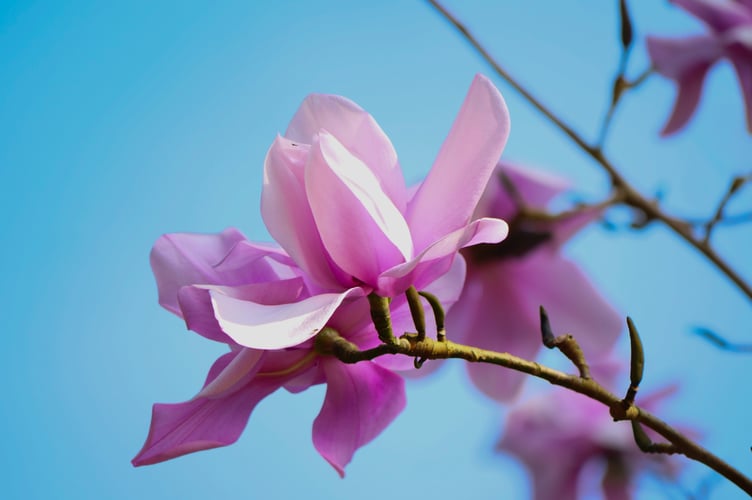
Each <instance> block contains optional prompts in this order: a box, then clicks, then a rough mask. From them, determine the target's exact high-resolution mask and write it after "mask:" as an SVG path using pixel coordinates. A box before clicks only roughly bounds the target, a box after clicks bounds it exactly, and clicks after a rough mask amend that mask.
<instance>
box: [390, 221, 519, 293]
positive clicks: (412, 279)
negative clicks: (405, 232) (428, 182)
mask: <svg viewBox="0 0 752 500" xmlns="http://www.w3.org/2000/svg"><path fill="white" fill-rule="evenodd" d="M508 232H509V226H508V225H507V223H506V222H504V221H503V220H500V219H489V218H484V219H478V220H475V221H473V222H472V223H470V224H468V225H467V226H466V227H463V228H460V229H458V230H456V231H453V232H451V233H449V234H447V235H445V236H444V237H443V238H441V239H439V240H438V241H436V242H434V243H433V244H432V245H430V246H428V247H426V248H425V249H424V250H423V251H422V252H420V253H419V254H418V255H417V256H415V257H414V258H412V259H411V260H410V261H408V262H405V263H404V264H399V265H397V266H394V267H393V268H391V269H389V270H387V271H385V272H384V273H382V275H381V276H380V277H379V287H378V293H379V294H380V295H382V296H389V297H391V296H394V295H397V294H399V293H402V292H403V291H405V290H406V289H407V288H408V287H409V286H410V285H413V286H415V287H416V288H418V289H422V288H423V287H425V286H427V285H428V284H430V283H432V282H433V281H435V280H436V279H437V278H439V277H441V276H442V275H443V274H444V273H446V272H447V271H448V270H449V268H450V267H451V265H452V261H453V259H454V258H455V256H456V255H457V251H458V250H459V249H460V248H464V247H467V246H472V245H477V244H479V243H498V242H499V241H501V240H503V239H504V238H506V236H507V234H508Z"/></svg>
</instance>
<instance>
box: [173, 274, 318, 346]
mask: <svg viewBox="0 0 752 500" xmlns="http://www.w3.org/2000/svg"><path fill="white" fill-rule="evenodd" d="M304 286H305V285H304V283H303V279H302V278H291V279H287V280H277V281H271V282H268V283H252V284H250V285H242V286H236V287H223V286H217V285H194V286H184V287H183V288H181V289H180V291H179V292H178V301H179V303H180V310H181V312H182V316H183V318H184V319H185V324H186V326H187V327H188V329H189V330H193V331H194V332H196V333H199V334H200V335H203V336H204V337H206V338H208V339H211V340H214V341H217V342H226V343H229V342H232V340H231V339H230V338H229V337H228V336H227V334H226V333H225V332H223V331H222V328H221V327H220V326H219V323H218V322H217V318H216V317H215V314H214V308H213V307H212V303H211V297H210V296H209V290H216V291H218V292H221V293H223V294H225V295H229V296H230V297H234V298H236V299H240V300H248V301H251V302H258V303H260V304H287V303H290V302H295V301H297V300H298V299H299V298H300V297H301V294H302V293H303V290H304Z"/></svg>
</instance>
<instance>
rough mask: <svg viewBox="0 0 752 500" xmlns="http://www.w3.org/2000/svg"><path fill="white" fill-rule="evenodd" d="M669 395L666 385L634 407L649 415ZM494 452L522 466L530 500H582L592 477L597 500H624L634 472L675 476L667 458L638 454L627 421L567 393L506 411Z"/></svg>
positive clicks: (553, 393) (542, 396)
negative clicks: (507, 455)
mask: <svg viewBox="0 0 752 500" xmlns="http://www.w3.org/2000/svg"><path fill="white" fill-rule="evenodd" d="M596 371H597V370H596ZM594 375H595V377H596V379H598V380H599V381H600V380H601V379H600V378H599V377H598V375H597V373H594ZM674 392H676V386H668V387H665V388H663V389H661V390H659V391H656V392H654V393H652V394H646V395H645V396H641V397H639V398H638V399H639V401H638V403H639V404H640V406H641V407H643V408H645V409H646V410H649V411H654V410H655V409H656V407H657V406H659V405H660V403H661V402H662V400H664V399H665V398H666V397H668V396H670V395H671V394H673V393H674ZM650 433H652V431H650ZM657 439H660V438H657ZM497 449H498V450H501V451H505V452H507V453H510V454H512V455H514V456H516V457H517V458H518V459H519V460H520V461H521V462H522V463H523V464H525V466H526V467H527V468H528V470H529V471H530V473H531V475H532V480H533V494H534V498H535V499H536V500H549V499H551V498H556V499H558V500H575V499H577V498H583V497H584V492H585V491H592V490H593V489H594V487H597V481H596V480H594V478H597V477H600V478H601V481H600V489H601V491H602V493H603V498H605V499H606V500H628V499H631V498H633V494H632V490H633V487H634V485H635V480H636V478H637V476H638V475H639V474H641V473H644V472H648V471H650V472H652V473H653V474H654V475H655V476H658V477H663V478H665V479H671V478H673V477H675V476H676V474H677V472H678V471H677V464H676V463H675V462H674V461H673V460H671V459H670V457H668V456H666V455H651V454H647V453H644V452H642V451H640V449H639V448H638V447H637V445H636V444H635V441H634V437H633V435H632V426H631V424H630V423H629V422H626V421H622V422H614V421H613V419H612V418H611V415H610V414H609V410H608V408H607V407H606V406H604V405H603V404H602V403H599V402H598V401H595V400H592V399H590V398H588V397H586V396H583V395H581V394H578V393H576V392H572V391H568V390H559V389H556V390H553V391H550V392H547V393H545V394H540V395H538V396H536V397H533V398H530V399H528V400H526V401H524V402H522V403H520V404H518V405H516V406H515V407H514V408H512V410H511V411H510V412H509V414H508V416H507V419H506V423H505V425H504V435H503V437H502V438H501V440H500V441H499V443H498V446H497ZM587 498H591V497H590V496H588V497H587Z"/></svg>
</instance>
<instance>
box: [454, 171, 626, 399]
mask: <svg viewBox="0 0 752 500" xmlns="http://www.w3.org/2000/svg"><path fill="white" fill-rule="evenodd" d="M566 188H567V183H566V182H564V181H563V180H561V179H559V178H557V177H553V176H551V175H548V174H544V173H542V172H538V171H534V170H531V169H526V168H522V167H519V166H516V165H513V164H511V163H507V162H502V163H500V164H499V165H498V167H497V169H496V175H495V176H494V177H493V178H492V181H491V182H489V184H488V186H487V188H486V191H485V193H484V195H483V198H482V199H481V202H480V203H479V205H478V211H477V213H476V215H478V216H480V215H483V216H493V217H502V218H504V219H506V220H508V221H510V230H509V236H508V237H507V238H506V239H505V240H504V241H502V242H501V243H497V244H488V245H480V246H476V247H474V248H471V249H468V250H466V251H465V252H464V255H465V258H466V260H467V279H466V281H465V289H464V291H463V292H462V295H461V296H460V299H459V301H458V302H457V304H455V306H454V307H453V309H452V310H451V311H450V313H449V314H448V315H447V325H448V329H447V331H448V332H449V334H450V335H451V337H452V338H453V339H456V340H457V341H458V342H464V343H466V344H469V345H472V346H477V347H481V348H484V349H490V350H494V351H500V352H509V353H511V354H515V355H517V356H520V357H523V358H525V359H533V358H534V357H535V355H536V354H537V352H538V350H539V349H540V348H541V346H542V342H541V333H540V318H539V312H538V308H539V306H540V305H543V306H544V307H545V308H546V310H547V311H548V313H549V316H550V317H551V321H552V323H553V326H554V331H555V332H556V333H557V334H560V333H571V334H573V335H574V336H575V337H576V338H577V341H578V343H579V344H580V346H581V347H582V350H583V352H584V354H585V357H586V359H591V358H595V357H598V356H601V355H603V354H604V353H606V352H607V351H608V350H609V349H610V348H611V347H612V345H613V343H614V342H615V340H616V338H617V337H618V335H619V333H620V332H621V330H622V319H621V317H620V315H619V314H618V313H617V312H616V311H615V310H614V309H613V307H612V306H611V305H610V304H609V303H608V302H606V301H605V300H604V298H603V297H602V296H601V294H600V293H599V292H598V291H597V290H596V289H595V288H594V287H593V285H592V284H591V283H590V280H589V279H588V278H587V277H586V276H585V274H584V273H583V272H582V271H581V270H580V269H579V268H578V267H577V266H576V265H575V264H574V263H573V262H571V261H570V260H569V259H567V258H565V257H564V256H563V255H562V254H561V247H562V245H564V243H566V242H567V240H569V238H570V237H571V236H572V235H574V234H575V233H576V232H577V231H579V230H580V229H581V228H582V227H584V226H585V225H587V224H589V223H590V222H592V221H594V220H596V219H597V218H598V217H599V216H600V214H601V210H600V209H596V208H591V209H586V210H583V211H580V212H577V213H576V214H574V215H571V216H569V217H563V218H559V219H556V220H544V221H532V220H530V219H527V218H525V219H522V218H517V219H515V217H516V216H517V215H518V214H519V210H520V208H521V207H520V206H519V204H520V203H523V204H524V205H525V207H527V208H530V209H543V208H545V207H546V205H547V204H548V202H549V201H550V200H551V199H553V198H554V197H555V196H556V195H557V194H559V193H561V192H562V191H564V190H565V189H566ZM467 369H468V372H469V374H470V378H471V380H472V381H473V383H474V384H475V385H476V386H477V387H478V388H479V389H480V390H481V391H483V392H484V393H485V394H486V395H488V396H490V397H492V398H494V399H497V400H508V399H510V398H512V397H513V396H515V395H516V393H517V391H518V390H519V388H520V386H521V384H522V381H523V379H524V376H525V375H524V374H522V373H520V372H516V371H511V370H506V371H504V372H503V373H501V372H499V370H498V369H497V368H496V367H494V366H492V365H485V364H482V363H469V364H468V365H467Z"/></svg>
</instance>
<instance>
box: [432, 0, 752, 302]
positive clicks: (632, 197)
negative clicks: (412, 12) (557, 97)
mask: <svg viewBox="0 0 752 500" xmlns="http://www.w3.org/2000/svg"><path fill="white" fill-rule="evenodd" d="M428 3H430V4H431V5H432V6H433V7H434V8H435V9H436V10H437V11H438V12H439V13H440V14H441V15H442V16H444V18H445V19H446V20H447V21H449V22H450V23H451V24H452V25H453V26H454V27H455V28H456V29H457V30H458V31H459V32H460V33H461V34H462V36H463V37H464V38H465V39H466V40H467V41H468V43H470V45H472V46H473V48H475V50H476V51H478V53H479V54H480V55H481V56H482V57H483V59H485V60H486V62H487V63H488V64H489V65H490V66H491V68H493V70H494V71H495V72H496V74H497V75H499V77H501V78H502V79H503V80H504V81H506V82H507V84H509V85H510V86H511V87H512V88H513V89H514V90H516V91H517V92H518V93H519V94H520V95H521V96H522V97H523V98H525V100H527V101H528V103H530V105H532V106H533V107H534V108H535V109H537V110H538V111H539V112H540V113H541V114H543V116H545V117H546V118H547V119H548V120H549V121H550V122H551V123H553V124H554V125H555V126H556V127H557V128H559V130H561V131H562V132H563V133H564V134H565V135H566V136H567V137H569V138H570V139H571V140H572V142H574V143H575V144H576V145H577V146H578V147H579V148H580V149H582V150H583V151H584V152H585V153H587V155H588V156H590V157H591V158H592V159H593V160H595V162H596V163H597V164H599V165H600V166H601V168H602V169H603V170H604V171H605V172H606V173H607V174H608V176H609V178H610V179H611V184H612V185H613V187H614V189H615V190H617V191H620V192H621V193H622V195H623V196H624V204H625V205H629V206H631V207H633V208H636V209H638V210H641V211H642V212H643V213H644V214H645V217H646V220H648V221H651V220H659V221H661V222H662V223H663V224H664V225H665V226H667V227H668V228H669V229H671V230H672V231H673V232H674V234H676V235H677V236H679V237H680V238H681V239H683V240H684V241H685V242H687V243H688V244H689V245H690V246H692V247H694V248H695V249H696V250H697V251H698V252H700V253H701V254H703V255H704V256H705V257H706V258H707V259H708V260H709V261H711V262H712V263H713V264H714V265H715V267H716V268H717V269H718V270H719V271H721V272H722V273H723V274H725V275H726V277H727V278H729V279H730V280H731V281H732V282H733V283H734V284H735V285H736V286H737V288H738V289H739V290H740V291H741V292H742V293H743V294H744V295H746V296H747V298H748V299H749V300H750V301H752V286H751V285H750V284H748V283H747V282H746V281H745V280H744V279H743V278H742V277H741V275H740V274H739V273H738V272H737V271H736V270H735V269H733V268H732V267H731V265H729V264H728V263H727V262H726V261H725V260H724V259H723V258H722V257H721V256H720V255H718V253H717V252H716V251H715V249H713V248H712V247H711V246H710V245H708V244H705V243H704V242H703V241H702V240H701V239H699V238H697V237H695V235H694V234H693V231H692V227H691V226H690V225H688V224H687V223H685V222H684V221H682V220H680V219H677V218H675V217H672V216H670V215H668V214H666V213H664V212H663V211H662V210H661V209H660V208H659V207H658V205H657V204H656V203H654V202H652V201H651V200H648V199H646V198H645V197H644V196H643V195H642V194H640V192H639V191H637V189H635V188H634V187H633V186H632V185H631V184H630V183H629V182H628V181H627V180H626V179H625V178H624V177H623V176H622V175H621V173H620V171H619V170H618V169H617V168H616V167H615V166H614V165H613V164H612V163H611V161H610V160H609V159H608V158H606V156H605V155H604V154H603V151H602V150H601V149H600V148H599V147H597V146H592V145H591V144H589V143H588V142H587V141H586V140H585V139H584V138H583V137H582V136H581V135H580V134H579V133H577V132H576V131H575V130H574V129H573V128H572V127H571V126H569V125H568V124H567V123H565V122H564V121H563V120H562V119H561V118H559V117H558V116H557V115H555V114H554V113H553V112H552V111H551V110H550V109H549V108H548V107H547V106H545V105H544V104H543V103H541V101H539V100H538V99H537V98H536V97H535V96H533V95H532V94H531V93H530V92H529V91H528V90H527V89H526V88H525V87H523V86H522V85H521V84H520V83H519V82H518V81H517V80H516V79H515V78H514V77H512V75H511V74H509V73H508V72H507V71H506V70H505V69H504V68H502V67H501V66H500V65H499V63H498V62H497V61H496V60H495V59H494V58H493V57H492V56H491V54H490V53H489V52H488V51H487V50H486V48H485V47H484V46H483V45H481V43H480V42H479V41H478V39H477V38H476V37H475V36H474V35H473V34H472V33H471V32H470V31H469V30H468V29H467V27H466V26H465V25H464V24H462V23H461V22H460V21H459V20H458V19H457V18H456V17H455V16H454V15H452V14H451V13H450V12H449V11H447V10H446V8H444V6H442V5H441V4H440V3H439V2H438V1H436V0H428Z"/></svg>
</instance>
